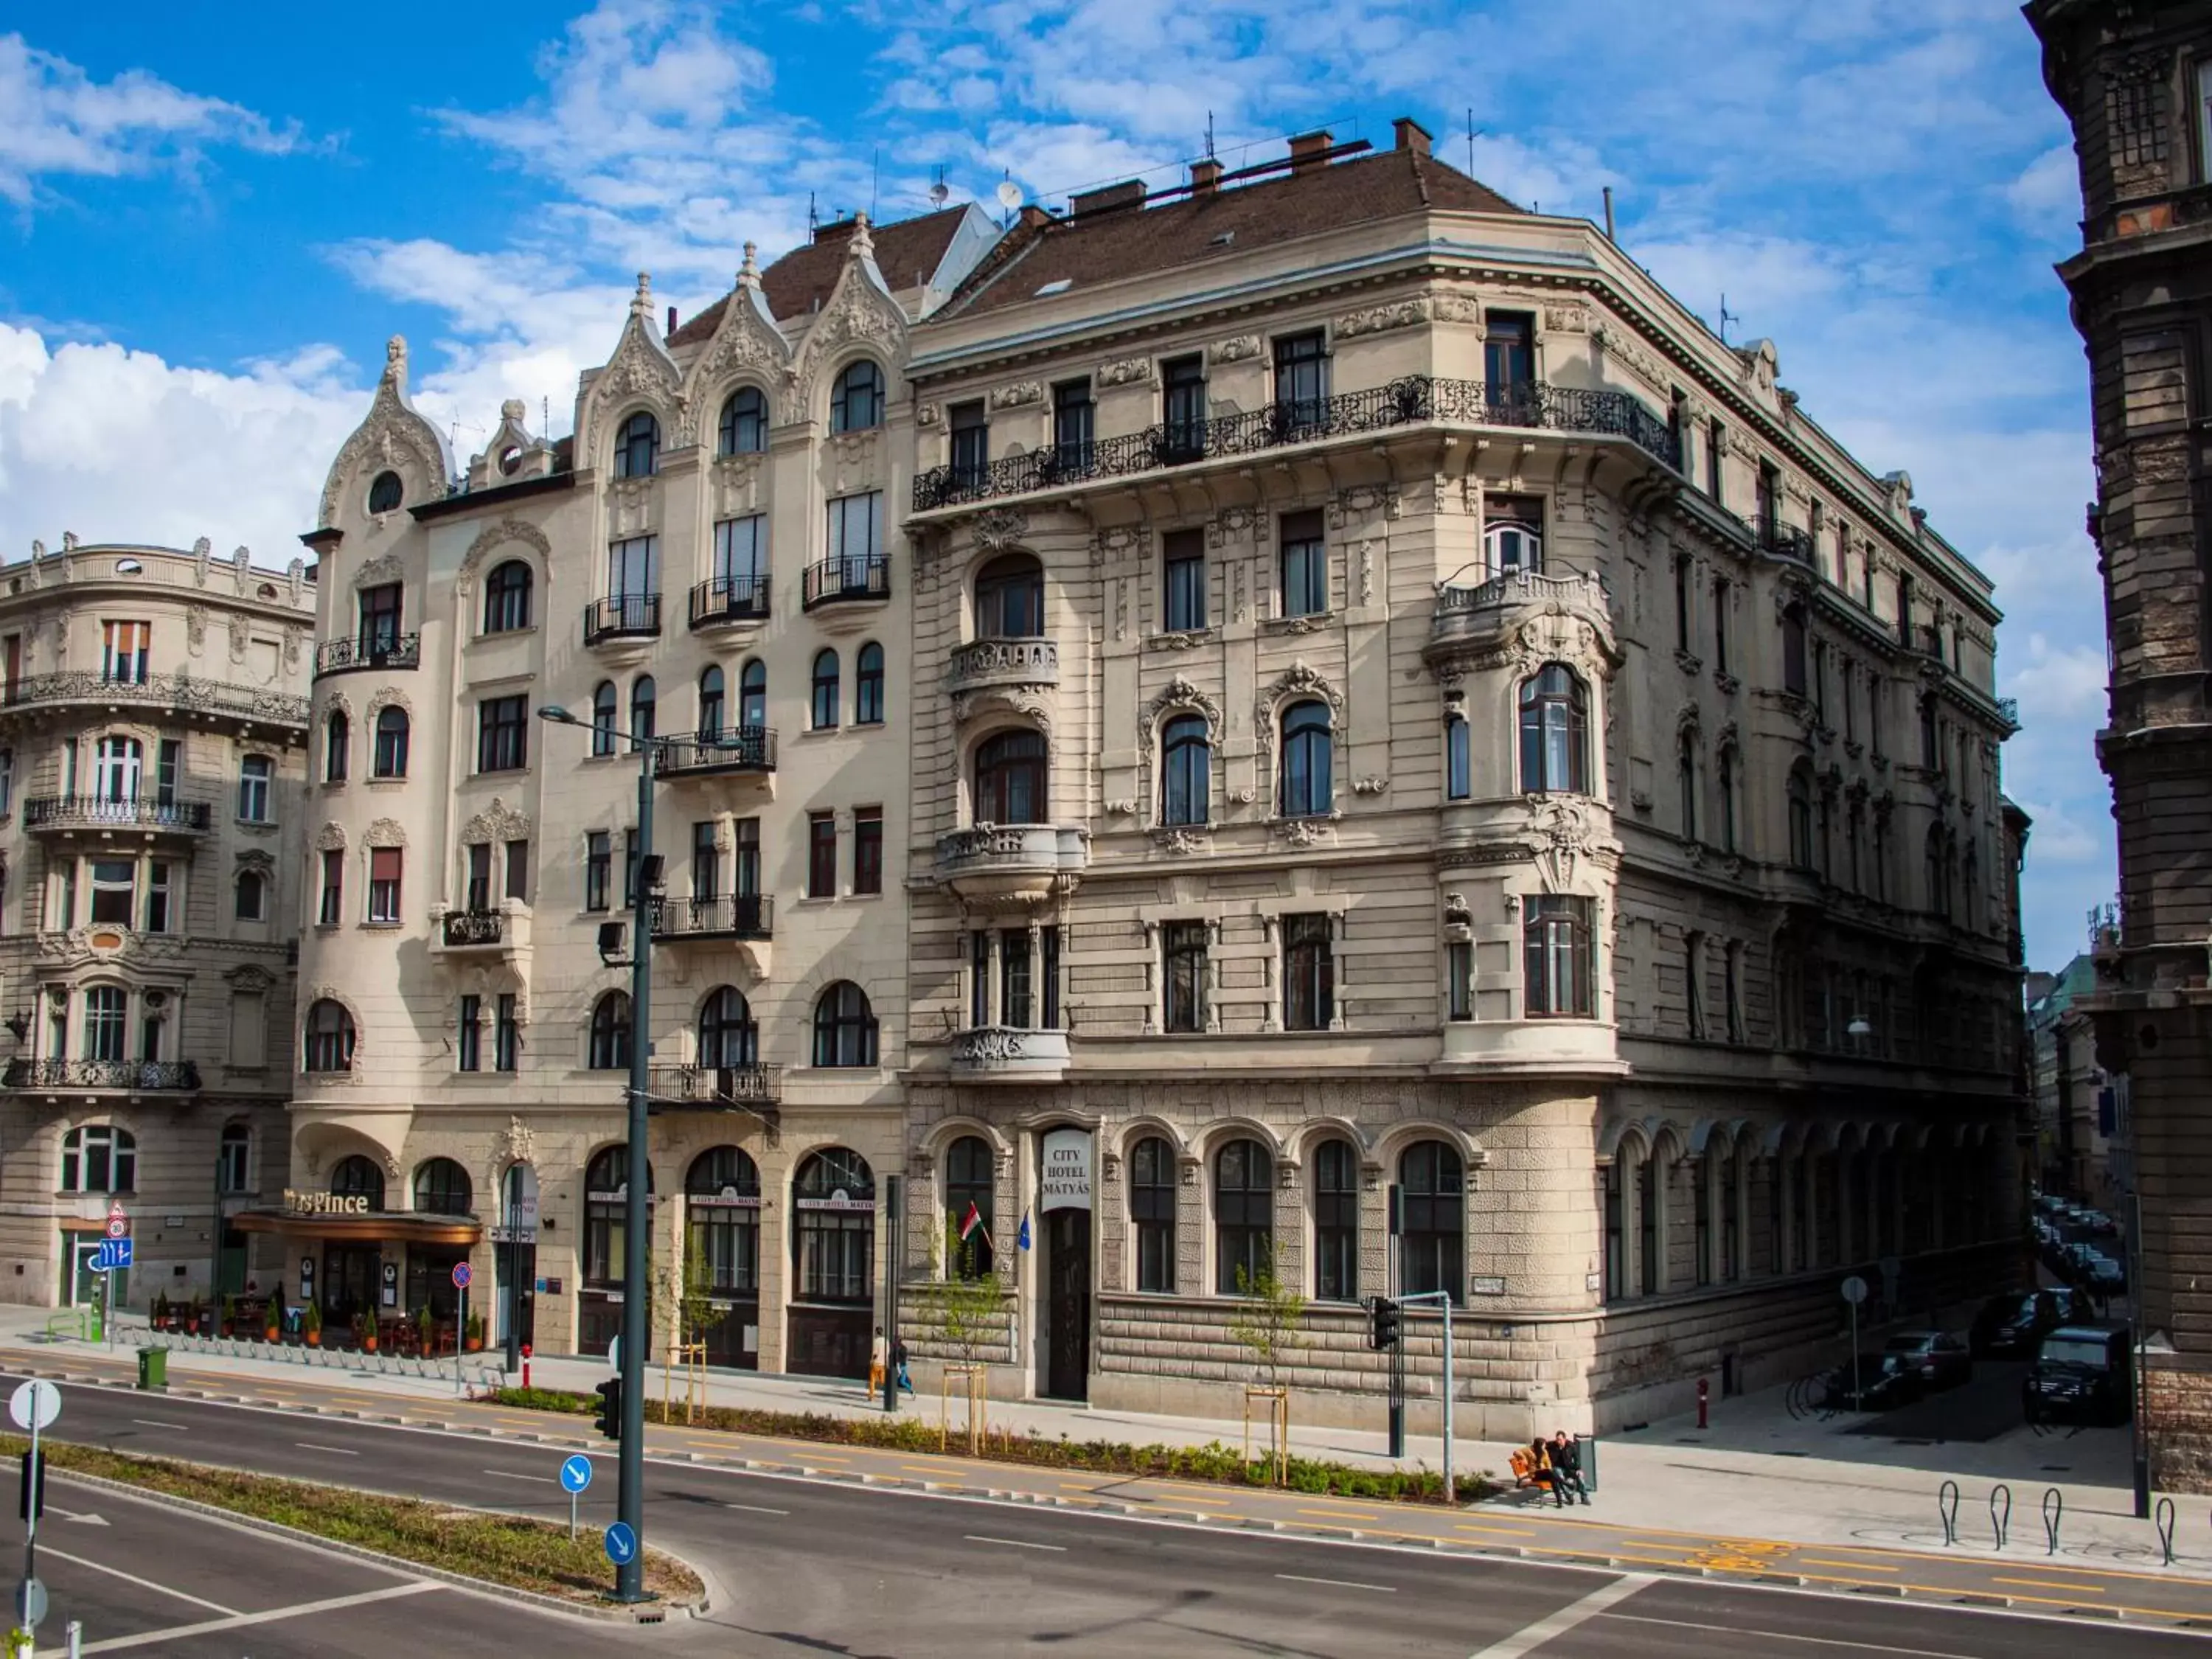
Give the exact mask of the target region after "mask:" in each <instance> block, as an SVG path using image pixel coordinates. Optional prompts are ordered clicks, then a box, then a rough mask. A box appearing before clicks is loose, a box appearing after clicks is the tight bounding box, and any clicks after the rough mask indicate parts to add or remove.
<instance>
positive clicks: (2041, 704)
mask: <svg viewBox="0 0 2212 1659" xmlns="http://www.w3.org/2000/svg"><path fill="white" fill-rule="evenodd" d="M2025 654H2026V656H2027V661H2026V662H2025V663H2024V664H2022V665H2021V666H2019V667H2018V668H2016V669H2015V670H2014V671H2012V672H2011V673H2010V674H2008V676H2007V677H2006V678H2005V682H2004V690H2005V692H2006V694H2007V695H2008V696H2013V697H2017V698H2018V699H2019V700H2020V710H2021V718H2022V719H2023V720H2033V719H2036V718H2038V717H2047V718H2050V719H2052V720H2063V721H2064V722H2066V723H2067V724H2068V725H2069V726H2075V727H2077V728H2079V727H2081V726H2090V725H2093V724H2095V723H2096V722H2097V720H2099V718H2100V716H2102V715H2103V714H2104V712H2105V681H2106V665H2105V653H2104V650H2103V648H2102V647H2099V646H2086V645H2072V646H2067V645H2060V646H2054V645H2053V644H2052V643H2051V640H2050V639H2049V637H2048V636H2047V635H2042V634H2031V635H2028V636H2027V651H2026V653H2025Z"/></svg>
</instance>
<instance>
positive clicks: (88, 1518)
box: [46, 1504, 107, 1527]
mask: <svg viewBox="0 0 2212 1659" xmlns="http://www.w3.org/2000/svg"><path fill="white" fill-rule="evenodd" d="M46 1513H47V1514H48V1515H58V1516H61V1518H62V1519H63V1520H64V1521H73V1522H76V1524H77V1525H78V1526H81V1527H104V1526H106V1524H107V1517H106V1516H104V1515H94V1513H93V1512H92V1511H91V1510H65V1509H64V1508H63V1507H62V1506H61V1505H60V1504H47V1505H46Z"/></svg>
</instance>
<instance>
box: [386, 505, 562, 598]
mask: <svg viewBox="0 0 2212 1659" xmlns="http://www.w3.org/2000/svg"><path fill="white" fill-rule="evenodd" d="M509 542H520V543H521V544H523V545H524V546H525V547H527V548H529V549H530V550H532V551H533V552H535V553H536V554H537V555H538V568H539V570H540V571H541V572H542V573H543V577H544V581H545V583H546V584H547V586H551V584H552V580H553V544H552V543H551V542H550V541H549V540H548V539H547V538H546V535H545V532H544V531H542V530H540V529H539V528H538V526H536V525H534V524H531V523H529V522H528V521H526V520H522V519H501V520H500V521H499V522H498V523H497V524H488V525H486V526H484V527H483V529H482V530H479V531H478V532H477V537H476V539H475V540H474V541H472V542H471V543H470V544H469V550H468V551H467V552H465V553H464V554H462V555H461V566H460V568H459V570H457V571H456V572H454V574H453V587H454V591H455V592H458V593H460V594H463V595H466V594H469V593H471V592H474V591H475V590H476V580H477V572H478V571H479V570H481V569H482V568H483V565H484V562H485V561H486V559H487V558H488V557H489V555H490V554H491V552H492V550H494V549H495V548H500V547H504V546H505V545H507V543H509ZM355 585H356V586H359V585H360V584H359V583H358V581H356V584H355Z"/></svg>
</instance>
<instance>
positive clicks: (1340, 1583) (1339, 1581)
mask: <svg viewBox="0 0 2212 1659" xmlns="http://www.w3.org/2000/svg"><path fill="white" fill-rule="evenodd" d="M1275 1577H1278V1578H1280V1579H1282V1580H1284V1581H1285V1582H1286V1583H1292V1584H1327V1585H1328V1587H1329V1588H1330V1589H1364V1590H1380V1591H1382V1592H1383V1595H1396V1594H1397V1593H1398V1587H1397V1586H1396V1585H1395V1584H1363V1583H1359V1582H1358V1580H1357V1579H1352V1578H1309V1577H1306V1575H1305V1574H1304V1573H1302V1572H1279V1573H1277V1574H1276V1575H1275Z"/></svg>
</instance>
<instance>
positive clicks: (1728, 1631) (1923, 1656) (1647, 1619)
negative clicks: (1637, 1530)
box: [1606, 1613, 1966, 1659]
mask: <svg viewBox="0 0 2212 1659" xmlns="http://www.w3.org/2000/svg"><path fill="white" fill-rule="evenodd" d="M1606 1617H1607V1618H1608V1619H1618V1620H1621V1621H1622V1622H1623V1623H1626V1624H1636V1625H1666V1626H1670V1627H1671V1628H1673V1629H1675V1630H1703V1631H1711V1632H1715V1633H1716V1634H1720V1635H1728V1636H1737V1635H1741V1634H1742V1633H1743V1632H1742V1630H1741V1627H1740V1626H1735V1625H1701V1624H1698V1623H1696V1622H1695V1621H1694V1620H1688V1619H1659V1618H1654V1617H1653V1616H1651V1615H1650V1614H1649V1613H1607V1614H1606ZM1758 1634H1759V1635H1760V1636H1762V1637H1764V1638H1765V1639H1766V1640H1768V1641H1770V1642H1797V1643H1802V1644H1804V1645H1806V1646H1808V1647H1820V1648H1849V1649H1850V1650H1851V1651H1852V1652H1854V1653H1897V1654H1903V1655H1905V1656H1906V1659H1966V1655H1964V1654H1961V1653H1956V1652H1954V1651H1953V1650H1950V1649H1948V1648H1944V1649H1936V1648H1887V1647H1884V1646H1882V1645H1881V1644H1880V1643H1879V1642H1869V1641H1868V1640H1866V1639H1865V1638H1863V1637H1856V1638H1851V1639H1850V1640H1843V1639H1840V1638H1836V1637H1832V1636H1793V1635H1791V1634H1790V1632H1787V1631H1779V1630H1763V1631H1760V1632H1758Z"/></svg>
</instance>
